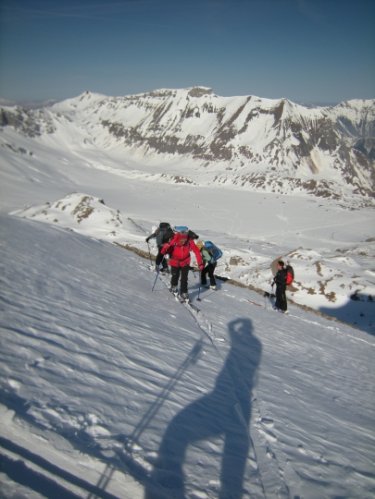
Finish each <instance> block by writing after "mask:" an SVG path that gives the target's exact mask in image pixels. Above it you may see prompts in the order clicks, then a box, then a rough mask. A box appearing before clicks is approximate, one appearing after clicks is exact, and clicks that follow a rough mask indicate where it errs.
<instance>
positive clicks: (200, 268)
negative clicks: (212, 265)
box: [198, 263, 204, 272]
mask: <svg viewBox="0 0 375 499" xmlns="http://www.w3.org/2000/svg"><path fill="white" fill-rule="evenodd" d="M198 267H199V270H200V271H201V272H202V270H203V269H204V263H200V264H199V265H198Z"/></svg>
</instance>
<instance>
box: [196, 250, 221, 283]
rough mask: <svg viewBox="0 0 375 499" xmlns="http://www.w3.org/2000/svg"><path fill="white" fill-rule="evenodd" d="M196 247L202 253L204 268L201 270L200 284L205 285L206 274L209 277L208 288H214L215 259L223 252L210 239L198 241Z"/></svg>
mask: <svg viewBox="0 0 375 499" xmlns="http://www.w3.org/2000/svg"><path fill="white" fill-rule="evenodd" d="M197 246H198V248H199V249H200V251H201V253H202V258H203V262H204V264H205V267H204V269H203V270H202V272H201V284H202V286H207V275H208V277H209V279H210V288H211V289H216V279H215V269H216V265H217V261H218V260H219V258H221V257H222V256H223V252H222V251H221V250H220V249H219V248H218V247H217V246H215V244H213V243H212V242H211V241H206V242H203V241H198V243H197Z"/></svg>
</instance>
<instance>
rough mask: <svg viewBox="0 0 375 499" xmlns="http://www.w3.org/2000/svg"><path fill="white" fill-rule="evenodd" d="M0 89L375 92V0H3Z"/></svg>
mask: <svg viewBox="0 0 375 499" xmlns="http://www.w3.org/2000/svg"><path fill="white" fill-rule="evenodd" d="M0 9H1V10H0V97H2V98H5V99H11V100H17V101H32V100H45V99H64V98H68V97H74V96H76V95H79V94H80V93H82V92H83V91H85V90H90V91H93V92H99V93H103V94H106V95H113V96H120V95H128V94H134V93H140V92H144V91H150V90H154V89H157V88H183V87H190V86H194V85H204V86H208V87H211V88H212V89H213V91H214V92H215V93H216V94H218V95H222V96H234V95H257V96H260V97H268V98H281V97H286V98H288V99H290V100H292V101H295V102H304V103H335V102H339V101H342V100H347V99H354V98H360V99H363V98H364V99H368V98H375V29H374V26H375V1H373V0H351V1H349V0H113V1H112V0H108V1H104V0H61V1H54V0H0Z"/></svg>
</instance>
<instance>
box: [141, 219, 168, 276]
mask: <svg viewBox="0 0 375 499" xmlns="http://www.w3.org/2000/svg"><path fill="white" fill-rule="evenodd" d="M173 235H174V233H173V229H172V227H171V226H170V224H169V223H168V222H160V224H159V227H158V228H157V229H156V230H155V232H153V233H152V234H150V235H149V236H148V237H146V243H148V242H149V240H150V239H153V238H155V239H156V246H157V247H158V254H157V255H156V260H155V270H156V271H158V270H159V269H160V264H161V269H160V272H166V271H168V264H167V261H166V259H165V257H164V255H163V254H162V253H161V249H162V247H163V245H164V244H165V243H168V242H169V241H170V240H171V239H172V237H173Z"/></svg>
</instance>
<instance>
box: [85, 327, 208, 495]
mask: <svg viewBox="0 0 375 499" xmlns="http://www.w3.org/2000/svg"><path fill="white" fill-rule="evenodd" d="M202 349H203V336H201V337H200V338H199V339H198V340H197V341H196V342H195V343H194V345H193V346H192V348H191V350H190V352H189V353H188V355H187V356H186V358H185V360H184V361H183V362H182V363H181V364H180V366H179V367H178V368H177V369H176V371H175V372H174V374H173V376H171V378H170V380H169V381H168V383H167V384H166V385H165V386H164V387H163V389H162V391H161V392H160V393H159V395H158V397H157V398H156V399H155V400H154V402H153V403H152V404H151V405H150V407H149V408H148V410H147V411H146V412H145V413H144V414H143V416H142V417H141V419H140V421H139V422H138V424H137V425H136V426H135V427H134V429H133V431H132V433H131V434H130V435H125V434H117V435H113V436H112V437H113V438H114V439H115V440H116V441H117V442H118V443H119V444H120V445H119V446H118V450H119V453H118V454H117V457H114V458H113V459H109V462H108V463H107V465H106V467H105V469H104V471H103V472H102V474H101V476H100V478H99V481H98V482H97V484H96V488H97V489H100V490H101V491H103V493H104V492H105V490H106V488H107V487H108V485H109V483H110V482H111V480H112V477H113V474H114V472H115V471H116V470H117V469H120V468H121V467H122V466H125V469H126V471H127V472H128V473H130V474H131V475H132V476H133V477H134V478H135V479H136V480H138V481H139V482H140V483H144V484H147V482H148V481H149V476H148V472H147V470H145V469H144V468H143V466H142V465H140V464H138V463H137V461H136V460H135V459H134V456H133V447H134V445H137V444H138V443H139V441H140V438H141V436H142V434H143V432H144V431H145V430H146V429H147V428H148V426H149V424H150V423H151V421H152V420H153V418H154V417H155V416H156V414H157V413H158V411H159V409H160V408H161V407H162V405H163V404H164V402H165V401H166V400H167V398H168V395H169V394H170V393H171V391H172V390H173V389H174V388H175V386H176V384H177V383H178V381H179V380H180V379H181V377H182V376H183V374H184V373H185V372H186V370H187V369H188V368H189V367H190V366H192V365H194V364H195V363H196V362H197V361H198V359H199V357H200V355H201V353H202ZM94 497H100V496H94V495H91V494H90V495H89V496H88V498H87V499H93V498H94ZM103 497H104V496H103Z"/></svg>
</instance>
